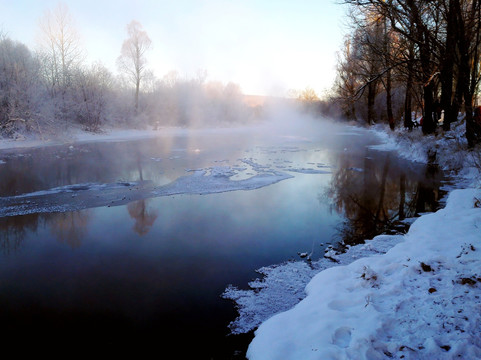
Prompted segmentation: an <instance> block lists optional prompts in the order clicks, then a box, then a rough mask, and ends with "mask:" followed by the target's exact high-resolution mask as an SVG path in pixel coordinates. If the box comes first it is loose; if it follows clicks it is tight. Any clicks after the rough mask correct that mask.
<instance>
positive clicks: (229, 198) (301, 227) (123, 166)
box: [0, 131, 424, 354]
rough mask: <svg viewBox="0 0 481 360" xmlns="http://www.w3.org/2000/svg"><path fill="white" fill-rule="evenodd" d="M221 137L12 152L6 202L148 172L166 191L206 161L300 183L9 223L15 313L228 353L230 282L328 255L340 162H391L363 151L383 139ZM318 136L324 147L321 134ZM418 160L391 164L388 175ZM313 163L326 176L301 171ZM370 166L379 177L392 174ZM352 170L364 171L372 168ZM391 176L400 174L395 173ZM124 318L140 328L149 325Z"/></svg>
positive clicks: (7, 295) (5, 263) (10, 302)
mask: <svg viewBox="0 0 481 360" xmlns="http://www.w3.org/2000/svg"><path fill="white" fill-rule="evenodd" d="M223 135H224V136H223V137H222V138H220V139H219V138H218V137H217V135H216V134H214V133H212V134H210V133H205V134H204V135H203V136H194V135H193V134H190V135H189V136H187V135H185V134H184V135H183V136H174V137H169V136H162V137H160V138H158V139H152V140H145V141H135V142H124V143H115V142H112V143H106V144H86V145H78V146H75V147H74V148H73V149H64V148H50V149H39V150H36V151H33V152H30V153H29V155H28V156H18V154H12V153H10V154H8V153H7V154H4V155H3V158H4V159H5V162H6V163H5V164H2V165H1V166H0V175H1V176H2V178H3V179H5V182H4V184H9V186H6V185H4V186H1V185H0V192H1V193H2V194H3V196H6V195H11V194H14V193H17V194H18V193H28V192H33V191H40V190H46V189H52V188H55V187H59V186H64V185H69V184H79V183H86V182H90V183H114V182H116V181H119V180H122V181H139V180H152V181H153V182H154V183H155V184H156V185H164V184H167V183H169V182H171V181H173V180H175V179H176V178H177V177H179V176H186V175H190V174H191V173H192V172H189V171H188V170H190V169H204V170H206V171H207V173H208V174H209V169H210V173H211V172H212V171H214V172H215V171H216V170H211V169H212V168H214V167H224V168H226V169H231V170H234V171H235V172H236V173H237V175H236V176H235V177H234V179H245V178H248V177H249V176H251V175H250V174H256V173H258V172H262V171H272V170H278V171H286V172H288V171H289V170H290V169H291V170H297V171H296V172H294V171H292V172H290V173H289V174H290V175H292V176H294V177H293V178H290V179H287V180H283V181H281V182H279V183H276V184H273V185H270V186H267V187H263V188H260V189H257V190H253V191H234V192H227V193H220V194H210V195H189V194H184V195H176V196H161V197H156V198H151V199H144V200H139V201H138V202H134V203H130V204H125V205H122V206H112V207H98V208H93V209H86V210H82V211H79V212H69V213H56V214H41V215H29V216H24V217H12V218H4V219H0V220H1V221H0V226H1V227H2V233H3V235H2V238H1V239H2V241H3V246H4V248H7V250H9V251H4V252H3V253H2V255H1V261H0V276H1V278H2V288H1V289H0V292H1V293H0V298H2V301H1V304H3V305H4V306H6V308H8V309H9V311H10V314H11V315H10V316H13V317H15V316H17V317H22V316H23V317H25V319H24V322H25V323H26V324H27V325H29V326H30V325H32V322H31V321H30V320H28V316H29V312H26V311H25V310H24V309H25V308H24V307H27V308H29V307H30V308H31V310H29V311H31V312H33V313H36V314H37V315H38V314H41V315H42V314H43V315H44V316H45V317H47V318H50V319H52V324H55V321H59V319H60V318H64V317H63V315H62V311H66V312H67V313H68V314H70V316H72V322H71V324H70V325H66V326H67V328H68V330H70V331H75V332H76V331H79V332H80V331H83V330H84V328H83V327H82V326H83V325H82V326H80V325H78V324H80V323H82V324H84V323H83V322H81V321H80V319H82V318H83V317H84V315H85V314H88V316H87V318H88V319H90V320H86V322H85V323H86V324H89V321H93V322H96V323H97V324H98V329H96V330H95V331H94V332H93V333H92V336H93V335H95V334H97V332H107V333H112V334H117V335H119V334H122V335H121V336H120V335H119V336H120V337H119V339H117V340H118V341H121V340H123V339H124V338H125V337H127V338H128V337H129V336H134V334H137V333H139V331H140V330H139V329H142V331H144V330H145V331H146V334H148V335H153V336H157V335H158V333H159V332H162V331H166V330H168V331H169V333H170V335H164V336H163V338H162V339H163V341H164V342H165V343H168V342H172V341H177V340H178V339H179V338H183V339H184V340H185V339H186V338H187V339H189V340H192V341H194V339H195V341H194V342H195V344H197V345H198V346H202V347H203V349H204V350H205V352H206V353H210V352H211V351H212V349H213V348H218V349H219V348H222V346H220V345H219V343H222V342H223V341H224V335H225V333H226V332H227V328H226V326H227V324H228V322H229V321H231V320H232V319H233V317H234V313H233V309H232V305H231V304H230V303H228V302H226V301H225V300H222V299H220V294H221V293H222V292H223V291H224V289H225V287H226V286H227V285H228V284H234V285H237V286H240V287H245V286H246V285H247V282H248V281H250V280H251V279H252V278H254V277H255V276H256V275H255V272H254V270H255V269H258V268H260V267H261V266H266V265H270V264H276V263H281V262H283V261H287V260H290V259H298V255H297V254H298V253H299V252H307V253H310V252H313V258H317V257H319V256H321V255H322V254H323V246H321V243H323V244H325V243H326V242H330V241H332V240H333V238H334V236H335V235H336V231H337V229H336V226H337V225H339V224H340V222H341V220H342V218H341V217H340V216H339V215H338V214H337V213H336V212H331V204H330V203H329V199H328V198H327V197H326V196H325V194H326V192H327V189H328V188H329V187H330V186H332V183H331V179H332V176H338V175H339V169H340V167H343V166H344V167H349V168H352V169H362V168H363V167H364V165H365V158H366V156H369V157H373V158H374V161H373V162H372V163H374V164H376V163H379V164H380V166H381V165H382V164H383V162H382V161H381V160H379V161H378V160H376V157H379V158H380V159H383V158H384V157H385V154H382V153H379V152H375V151H372V150H370V151H369V152H367V150H365V149H364V147H363V144H366V143H372V142H373V141H374V140H373V139H366V138H363V137H361V136H355V135H353V134H350V133H347V134H344V135H336V136H334V135H332V134H324V135H322V134H318V133H310V134H302V136H299V137H284V135H285V134H282V133H280V134H279V133H278V134H275V133H273V134H258V133H256V132H247V131H246V132H240V133H237V134H236V133H229V132H227V131H226V132H225V133H224V134H223ZM280 135H282V136H280ZM317 136H319V137H320V139H322V141H313V139H315V138H316V137H317ZM341 140H342V141H341ZM57 155H58V156H59V157H60V159H58V158H57ZM408 164H409V163H407V162H399V163H398V162H396V161H395V162H394V163H393V165H392V166H391V167H390V171H394V172H395V171H397V170H399V169H405V168H406V167H407V166H411V165H408ZM307 170H322V171H323V172H326V173H322V174H304V173H302V171H304V172H307ZM22 171H24V172H25V174H23V175H22V176H20V175H19V174H20V172H22ZM299 171H301V172H299ZM370 171H371V172H372V173H373V174H375V175H376V176H377V174H378V173H379V171H380V172H381V173H382V168H381V170H374V169H371V170H370ZM416 171H417V172H418V173H419V171H418V170H416V169H411V170H409V174H410V176H412V177H413V178H415V177H416V176H419V177H423V176H424V174H421V175H413V174H417V173H416ZM330 172H333V173H334V174H330ZM346 174H347V178H348V179H353V177H354V176H358V177H359V179H361V178H362V176H363V174H364V173H363V172H359V171H354V170H351V172H349V171H347V172H346ZM376 176H375V177H376ZM391 178H392V182H397V181H398V177H397V175H393V176H392V177H390V179H391ZM390 181H391V180H390ZM414 181H416V180H414ZM126 191H128V190H126ZM14 240H15V241H16V245H15V246H13V247H12V244H13V243H14V242H15V241H14ZM32 303H35V306H33V307H32ZM59 314H60V315H59ZM112 318H115V319H116V320H115V321H114V322H112V321H110V320H111V319H112ZM11 319H12V318H8V317H7V318H4V321H6V322H8V321H9V320H11ZM109 319H110V320H109ZM126 319H133V320H134V323H136V324H137V325H140V328H137V330H139V331H137V330H135V329H134V328H132V327H131V324H130V323H129V322H128V321H127V320H126ZM17 320H18V319H16V318H15V319H14V321H13V320H12V321H13V323H16V322H17ZM41 320H42V321H43V320H45V319H43V318H41ZM9 324H10V323H9ZM19 324H20V325H21V324H23V323H22V322H19ZM72 324H74V326H72ZM179 324H184V325H185V327H184V328H182V329H181V326H180V325H179ZM20 325H18V326H20ZM33 325H34V326H33V327H32V329H35V326H36V325H39V324H33ZM84 325H85V324H84ZM76 326H78V329H77V328H76ZM49 329H50V330H52V329H56V328H55V325H52V326H51V327H50V328H49ZM57 330H58V329H57ZM32 331H33V330H32ZM142 331H140V332H142ZM112 336H113V335H112ZM64 340H65V339H64ZM201 344H202V345H201ZM199 351H200V353H202V351H203V350H199ZM198 354H199V352H198Z"/></svg>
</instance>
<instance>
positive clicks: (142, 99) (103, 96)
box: [0, 4, 254, 138]
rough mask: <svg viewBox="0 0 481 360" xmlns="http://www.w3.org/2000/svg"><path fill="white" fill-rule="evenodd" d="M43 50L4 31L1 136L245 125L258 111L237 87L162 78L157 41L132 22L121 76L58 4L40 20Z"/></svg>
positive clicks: (201, 77)
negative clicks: (155, 57) (150, 58)
mask: <svg viewBox="0 0 481 360" xmlns="http://www.w3.org/2000/svg"><path fill="white" fill-rule="evenodd" d="M39 34H40V36H39V41H38V48H37V49H35V51H32V50H30V49H29V48H28V47H27V46H26V45H24V44H22V43H20V42H18V41H15V40H12V39H11V38H10V37H9V36H8V35H7V33H6V32H5V31H1V30H0V135H2V136H8V137H15V136H22V135H21V134H25V133H28V132H32V133H36V134H40V135H41V136H42V137H44V138H48V137H50V136H52V135H54V134H56V133H61V132H65V131H67V130H68V129H70V128H71V127H72V125H73V126H81V127H83V128H84V129H85V130H88V131H99V130H101V129H102V128H103V127H104V126H129V127H145V126H147V125H148V126H153V127H157V126H159V125H160V126H162V125H166V126H170V125H176V126H190V125H194V124H195V125H209V124H210V125H218V124H219V123H222V124H230V123H234V122H245V121H249V120H251V118H252V117H253V110H254V109H251V108H249V107H248V106H246V105H245V104H244V103H243V97H242V93H241V90H240V87H239V86H238V85H236V84H233V83H229V84H223V83H219V82H207V81H206V77H207V74H206V73H205V72H203V71H199V73H198V74H197V75H196V76H194V77H193V78H191V79H188V78H183V77H181V76H180V75H179V74H178V73H176V72H175V71H172V72H170V73H168V74H166V75H165V76H164V77H162V78H160V79H158V78H156V77H155V76H154V74H153V72H152V71H151V70H150V69H149V68H148V62H147V55H148V51H149V49H150V48H151V45H152V43H151V40H150V38H149V36H148V34H147V32H146V31H145V30H144V29H143V27H142V25H141V24H140V23H139V22H137V21H132V22H131V23H129V24H128V25H127V37H126V39H125V41H124V42H123V44H122V47H121V48H120V49H119V50H120V51H119V52H120V55H119V57H118V59H117V67H118V74H113V73H112V72H111V71H110V70H109V69H107V68H106V67H105V66H104V65H103V64H102V63H99V62H97V63H94V64H88V63H87V61H86V53H85V51H84V49H83V48H82V46H81V42H80V36H79V34H78V32H77V30H76V29H75V27H74V22H73V18H72V16H71V15H70V13H69V11H68V9H67V7H66V6H65V5H62V4H61V5H58V6H57V7H56V8H55V9H54V10H53V11H49V12H47V13H46V14H45V15H44V17H43V18H41V19H40V26H39Z"/></svg>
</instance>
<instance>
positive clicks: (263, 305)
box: [222, 235, 402, 334]
mask: <svg viewBox="0 0 481 360" xmlns="http://www.w3.org/2000/svg"><path fill="white" fill-rule="evenodd" d="M401 240H402V236H399V235H379V236H376V237H375V238H374V239H372V240H367V241H366V243H365V244H360V245H356V246H353V247H351V248H350V249H349V251H347V252H345V253H341V254H336V253H335V251H330V252H328V253H326V256H328V258H322V259H320V260H317V261H313V262H310V261H289V262H286V263H283V264H279V265H271V266H266V267H263V268H261V269H258V270H257V272H258V273H259V274H260V275H261V277H260V278H258V279H256V280H254V281H252V282H250V283H249V287H250V290H241V289H238V288H236V287H235V286H232V285H230V286H228V287H227V289H226V290H225V292H224V293H223V294H222V296H223V297H224V298H225V299H229V300H232V301H234V302H235V304H236V307H237V311H238V313H239V316H238V317H237V319H235V320H234V321H233V322H231V323H230V324H229V328H230V330H231V332H232V333H233V334H241V333H247V332H249V331H252V330H254V329H255V328H257V327H258V326H259V325H260V324H261V323H262V322H263V321H265V320H267V319H269V318H270V317H271V316H273V315H274V314H277V313H279V312H282V311H286V310H288V309H290V308H292V307H293V306H294V305H296V304H297V303H299V301H300V300H302V299H304V298H305V296H306V293H305V291H304V288H305V287H306V285H307V284H308V283H309V281H310V280H311V279H312V278H313V277H314V276H315V275H316V274H317V273H319V271H321V270H324V269H328V268H330V267H333V266H339V265H345V264H349V263H351V262H353V261H354V260H356V259H359V258H361V257H366V256H370V255H373V254H383V253H385V252H386V251H387V250H389V249H390V248H391V247H393V246H394V245H395V244H397V243H398V242H399V241H401Z"/></svg>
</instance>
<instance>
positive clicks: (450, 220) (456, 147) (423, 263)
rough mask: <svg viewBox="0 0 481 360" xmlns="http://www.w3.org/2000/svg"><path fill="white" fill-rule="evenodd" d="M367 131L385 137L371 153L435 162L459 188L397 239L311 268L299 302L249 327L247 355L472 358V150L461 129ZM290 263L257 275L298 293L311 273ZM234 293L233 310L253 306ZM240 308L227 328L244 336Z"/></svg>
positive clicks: (476, 220)
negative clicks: (439, 132) (394, 153)
mask: <svg viewBox="0 0 481 360" xmlns="http://www.w3.org/2000/svg"><path fill="white" fill-rule="evenodd" d="M372 131H374V132H376V133H377V134H378V135H379V136H380V137H383V138H384V139H385V141H384V144H383V145H380V146H378V147H377V148H378V149H379V150H383V149H384V150H397V151H398V152H399V153H400V154H401V156H405V157H407V158H409V159H412V160H414V161H420V162H427V161H435V162H437V163H438V164H439V165H440V166H441V167H442V168H444V169H445V170H448V171H451V172H452V175H453V176H456V177H457V179H458V184H462V186H463V187H464V189H456V190H452V191H451V192H450V194H449V197H448V199H447V203H446V207H445V208H444V209H442V210H439V211H437V212H436V213H433V214H427V215H424V216H421V217H420V218H418V219H417V220H415V221H414V223H413V224H412V226H411V228H410V230H409V232H408V233H407V234H406V235H404V236H399V235H396V236H393V237H389V236H387V235H381V236H379V237H376V238H374V239H373V240H371V241H367V242H366V244H364V245H359V246H356V247H353V248H351V249H350V250H349V251H348V252H347V253H346V254H343V255H342V258H341V259H340V260H341V261H340V264H338V265H339V266H334V267H330V268H327V269H325V270H322V271H320V272H318V274H317V275H315V276H314V278H312V280H310V282H309V283H308V285H307V286H306V288H305V291H306V293H307V296H306V297H305V298H304V299H303V300H302V301H301V302H299V303H298V304H297V305H295V306H294V307H292V308H291V309H290V310H287V311H284V312H281V313H278V314H277V315H274V316H273V317H271V318H269V319H268V320H267V321H264V322H263V323H262V324H261V325H260V326H259V328H258V329H257V330H256V332H255V338H254V340H253V341H252V343H251V344H250V346H249V349H248V353H247V357H248V358H249V359H251V360H256V359H262V360H267V359H303V360H304V359H386V358H392V359H455V358H459V359H479V358H481V336H480V333H481V270H480V269H481V256H480V255H479V254H480V253H481V189H480V188H479V187H480V186H479V184H480V183H479V181H480V180H479V179H480V174H479V162H478V161H479V149H478V151H477V152H467V151H465V150H463V149H464V148H465V140H464V138H463V135H462V133H463V131H462V124H461V125H459V126H457V127H456V126H455V128H454V130H453V131H451V132H449V133H447V134H445V136H443V137H441V136H438V137H434V136H430V137H422V136H421V135H420V134H419V132H413V133H410V134H405V133H402V132H398V133H395V134H390V133H388V132H387V131H386V130H384V128H374V129H373V130H372ZM428 152H429V154H430V155H434V154H436V156H435V157H434V156H430V157H431V158H429V157H428V155H427V154H428ZM386 240H388V241H387V242H386ZM386 244H387V245H386ZM380 246H382V248H381V247H380ZM391 246H392V247H391ZM389 247H391V248H389ZM360 256H361V257H360ZM359 257H360V258H359ZM346 264H347V265H346ZM298 266H300V268H299V269H297V271H290V270H291V269H290V270H289V271H288V270H287V268H284V271H287V272H288V274H289V275H288V276H286V277H285V278H282V276H281V275H279V273H277V274H276V275H275V276H273V277H269V276H267V279H269V280H268V281H271V282H274V283H277V286H282V287H284V288H289V287H292V288H293V289H292V290H290V292H291V293H292V294H297V295H299V293H300V292H301V289H299V288H296V286H299V285H302V284H304V283H305V282H306V281H307V280H308V279H310V276H311V274H312V273H310V272H309V271H307V270H306V268H305V267H302V266H301V265H298ZM269 271H274V272H275V270H274V268H271V270H269ZM296 272H297V273H299V274H300V275H299V276H298V277H296V279H295V280H292V281H290V280H289V277H292V276H293V274H295V273H296ZM299 279H301V280H299ZM279 283H281V285H280V284H279ZM258 284H262V286H263V287H265V286H266V285H265V284H264V283H263V282H262V281H260V282H258ZM254 285H255V283H254ZM259 286H260V285H259ZM263 290H264V289H263ZM227 292H229V289H228V290H227ZM275 293H276V292H275V291H274V292H273V294H275ZM284 293H285V292H284ZM288 293H289V291H288ZM235 294H236V295H237V296H239V301H240V304H241V306H240V309H241V310H243V309H244V310H245V308H243V307H242V301H245V302H246V303H247V304H248V305H247V309H248V308H249V306H254V305H252V301H251V300H252V299H249V298H248V297H249V296H248V295H246V297H245V298H243V297H242V294H239V292H235ZM291 300H292V301H293V302H294V303H295V302H296V301H295V300H294V297H292V298H291ZM249 301H251V302H249ZM257 301H259V300H258V299H257ZM268 301H269V300H268V298H264V302H268ZM276 301H280V302H281V303H282V302H283V300H282V299H281V300H279V299H276V298H273V303H275V302H276ZM258 305H259V304H258ZM284 305H286V304H284ZM271 307H272V306H271ZM261 308H262V306H261ZM264 308H265V307H264ZM250 310H252V309H250ZM245 311H246V312H247V314H248V316H244V318H243V317H242V313H241V317H240V318H239V319H238V320H237V321H238V322H239V321H240V322H241V323H237V324H233V325H232V326H233V328H234V329H236V328H237V329H239V328H242V326H246V328H245V329H244V330H248V327H249V317H250V320H252V317H253V315H252V314H254V313H255V312H252V311H250V312H249V310H245ZM243 319H244V321H245V323H247V325H246V324H243V323H242V321H243ZM250 324H252V322H251V323H250ZM241 331H242V330H241Z"/></svg>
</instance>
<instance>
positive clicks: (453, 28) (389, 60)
mask: <svg viewBox="0 0 481 360" xmlns="http://www.w3.org/2000/svg"><path fill="white" fill-rule="evenodd" d="M344 3H345V4H348V5H349V9H350V12H349V15H350V16H349V21H350V25H351V26H352V31H351V33H350V34H349V36H348V37H347V38H346V40H345V44H344V50H343V52H342V53H341V54H340V55H339V60H338V74H337V80H336V84H335V88H334V90H335V91H334V92H335V95H334V99H335V101H336V102H337V103H338V104H339V106H340V108H341V109H342V113H343V115H344V116H345V117H347V118H349V119H357V118H358V117H361V118H363V119H365V121H366V122H367V123H368V124H371V123H373V122H377V121H384V122H387V123H389V125H390V126H391V128H392V129H394V127H395V126H396V125H398V124H399V125H402V126H404V127H406V128H408V129H412V128H413V126H415V125H418V122H417V121H416V119H415V118H413V114H416V113H418V114H419V118H420V119H422V121H421V124H419V125H420V126H421V127H422V131H423V133H424V134H431V133H434V132H435V131H436V128H437V125H438V121H439V120H440V118H441V117H442V118H443V122H442V124H443V125H442V126H443V129H444V130H445V131H447V130H449V129H450V127H451V124H452V123H453V122H455V121H458V118H459V115H458V114H460V113H463V114H464V116H465V118H464V121H465V122H466V138H467V141H468V145H469V146H470V147H473V146H474V145H476V144H478V143H480V142H481V124H480V123H479V119H480V114H479V109H476V105H477V96H478V95H479V84H480V79H481V74H480V52H481V1H480V0H344Z"/></svg>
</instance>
